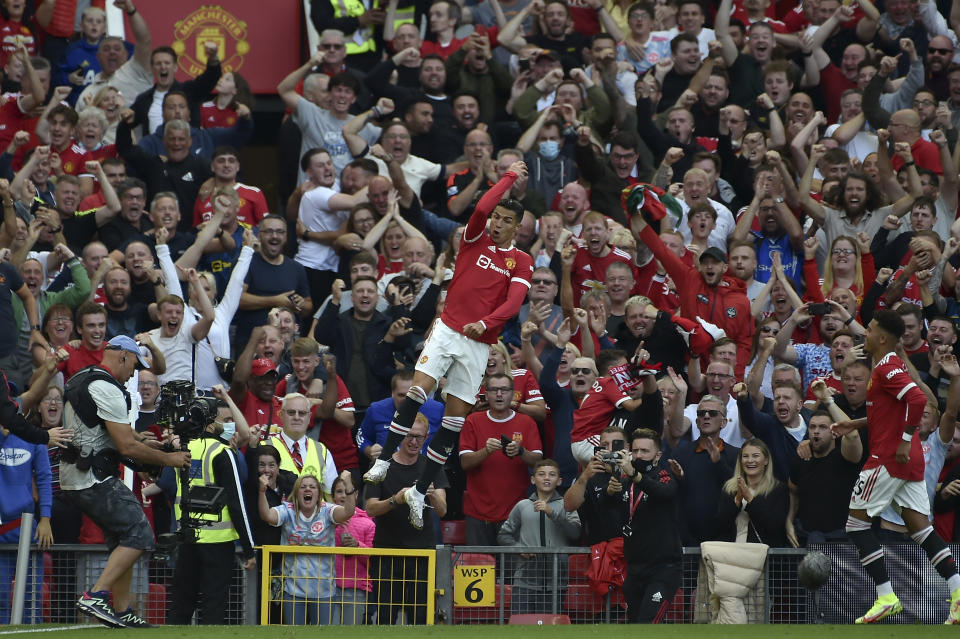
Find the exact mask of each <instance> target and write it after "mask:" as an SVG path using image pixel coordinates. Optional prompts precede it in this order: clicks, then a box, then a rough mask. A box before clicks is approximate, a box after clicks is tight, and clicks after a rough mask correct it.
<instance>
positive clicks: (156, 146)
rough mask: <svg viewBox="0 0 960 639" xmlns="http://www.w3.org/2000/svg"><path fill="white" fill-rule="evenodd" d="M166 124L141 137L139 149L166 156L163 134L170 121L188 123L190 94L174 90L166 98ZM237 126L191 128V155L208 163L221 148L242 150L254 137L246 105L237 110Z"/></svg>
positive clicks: (163, 107)
mask: <svg viewBox="0 0 960 639" xmlns="http://www.w3.org/2000/svg"><path fill="white" fill-rule="evenodd" d="M162 113H163V124H161V125H160V126H158V127H157V129H156V130H155V131H154V132H153V133H151V134H150V135H145V136H143V137H142V138H140V141H139V142H138V143H137V144H138V146H139V147H140V148H141V149H143V150H144V151H146V152H147V153H151V154H153V155H165V154H166V147H164V145H163V131H164V127H165V126H166V123H167V122H170V121H171V120H187V119H188V118H189V117H190V104H189V102H188V101H187V95H186V94H185V93H184V92H183V91H180V90H177V89H174V90H173V91H170V92H169V93H168V94H167V95H165V96H164V98H163V105H162ZM237 116H238V117H237V123H236V124H235V125H233V126H228V127H214V128H211V129H198V128H197V127H195V126H192V125H191V127H190V155H196V156H199V157H202V158H204V159H206V160H212V159H213V150H214V149H216V148H217V147H220V146H233V147H236V148H238V149H239V148H242V147H243V146H244V145H245V144H247V143H248V142H249V141H250V139H251V138H252V137H253V118H252V117H251V116H250V109H249V108H247V107H246V106H245V105H242V104H241V105H240V106H239V107H238V108H237Z"/></svg>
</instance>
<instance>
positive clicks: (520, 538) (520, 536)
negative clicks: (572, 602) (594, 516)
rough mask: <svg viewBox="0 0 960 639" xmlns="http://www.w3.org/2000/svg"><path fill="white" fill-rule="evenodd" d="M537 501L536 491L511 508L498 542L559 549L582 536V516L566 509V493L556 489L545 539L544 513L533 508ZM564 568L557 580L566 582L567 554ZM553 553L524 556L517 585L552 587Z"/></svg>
mask: <svg viewBox="0 0 960 639" xmlns="http://www.w3.org/2000/svg"><path fill="white" fill-rule="evenodd" d="M536 501H537V494H536V493H534V494H533V495H531V496H530V497H528V498H527V499H524V500H522V501H519V502H517V505H516V506H514V507H513V510H511V511H510V516H509V517H508V518H507V521H505V522H503V526H501V527H500V532H499V534H498V535H497V543H499V544H500V545H501V546H519V547H524V546H532V547H540V548H543V547H546V548H551V547H552V548H559V547H562V546H573V545H575V544H576V542H577V540H578V539H579V537H580V516H579V515H578V514H577V512H576V511H573V512H569V513H568V512H567V511H565V510H564V509H563V496H562V495H560V494H559V493H557V492H556V491H554V493H553V496H551V497H550V499H549V500H547V504H548V505H549V506H550V509H551V510H552V511H553V514H551V515H547V514H546V513H542V514H543V519H544V527H543V539H541V537H540V515H541V513H539V512H537V511H535V510H534V508H533V504H534V502H536ZM556 565H557V566H559V567H560V568H561V574H558V575H557V582H556V583H565V571H566V569H567V558H566V556H563V557H560V558H558V562H557V564H556ZM553 566H554V563H553V556H551V555H536V556H534V558H533V559H521V560H520V561H519V563H518V564H517V569H516V572H515V573H514V585H515V586H519V587H521V588H528V589H531V590H540V591H546V590H547V589H549V588H551V584H553V583H555V582H554V581H553Z"/></svg>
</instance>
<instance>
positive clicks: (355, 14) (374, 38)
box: [310, 0, 416, 72]
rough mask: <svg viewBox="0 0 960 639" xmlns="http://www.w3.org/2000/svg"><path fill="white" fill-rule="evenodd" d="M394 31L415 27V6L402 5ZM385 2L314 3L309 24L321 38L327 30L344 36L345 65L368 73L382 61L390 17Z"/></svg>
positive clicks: (335, 0) (339, 0)
mask: <svg viewBox="0 0 960 639" xmlns="http://www.w3.org/2000/svg"><path fill="white" fill-rule="evenodd" d="M400 4H401V5H409V6H401V7H398V8H397V10H396V12H395V15H394V18H393V28H394V29H396V28H397V27H399V26H400V25H401V24H406V23H413V22H414V20H415V17H416V7H415V3H413V2H408V1H406V0H401V1H400ZM386 9H387V2H386V0H314V1H313V2H312V3H311V5H310V21H311V22H313V26H314V27H315V28H316V29H317V32H318V33H320V34H321V35H322V34H323V32H324V30H325V29H337V30H339V31H341V32H343V37H344V40H345V41H346V54H347V60H346V64H347V66H348V67H350V68H351V69H356V70H359V71H363V72H368V71H369V70H370V69H372V68H373V67H374V66H375V65H376V64H377V63H378V62H380V58H381V57H382V52H383V50H384V42H383V24H384V21H385V20H386V17H387V12H386Z"/></svg>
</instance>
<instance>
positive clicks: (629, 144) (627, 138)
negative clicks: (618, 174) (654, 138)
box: [610, 131, 640, 152]
mask: <svg viewBox="0 0 960 639" xmlns="http://www.w3.org/2000/svg"><path fill="white" fill-rule="evenodd" d="M614 146H619V147H620V148H621V149H630V150H631V151H634V152H636V150H637V147H638V146H640V140H639V139H638V138H637V135H636V134H635V133H631V132H630V131H617V132H616V133H614V134H613V135H612V136H611V137H610V148H613V147H614Z"/></svg>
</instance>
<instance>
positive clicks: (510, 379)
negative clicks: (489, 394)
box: [483, 373, 513, 388]
mask: <svg viewBox="0 0 960 639" xmlns="http://www.w3.org/2000/svg"><path fill="white" fill-rule="evenodd" d="M495 379H505V380H507V381H508V382H510V388H513V375H508V374H507V373H493V374H492V375H487V378H486V379H484V380H483V387H484V388H486V387H487V386H489V385H490V382H492V381H493V380H495Z"/></svg>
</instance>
